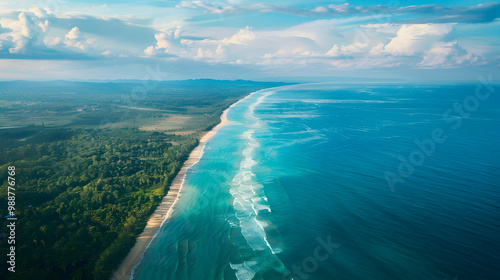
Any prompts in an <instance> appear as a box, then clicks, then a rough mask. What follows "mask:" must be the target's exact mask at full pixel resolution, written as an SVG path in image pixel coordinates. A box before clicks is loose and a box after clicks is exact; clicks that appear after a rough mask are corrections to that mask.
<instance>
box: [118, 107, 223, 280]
mask: <svg viewBox="0 0 500 280" xmlns="http://www.w3.org/2000/svg"><path fill="white" fill-rule="evenodd" d="M231 107H232V106H231ZM231 107H229V108H228V109H226V110H225V111H224V112H223V113H222V115H221V117H220V119H221V122H220V123H219V124H218V125H217V126H215V127H214V128H213V129H212V130H210V131H209V132H207V133H206V134H205V135H203V137H201V139H200V143H199V145H198V146H197V147H196V148H194V149H193V151H191V153H190V154H189V157H188V159H187V160H186V161H185V162H184V165H183V166H182V168H181V170H180V171H179V173H177V176H175V178H174V180H173V181H172V185H171V186H170V190H169V191H168V193H167V195H166V196H165V197H164V198H163V200H162V202H161V203H160V205H158V207H157V208H156V210H155V212H154V213H153V215H151V217H150V218H149V220H148V223H147V225H146V227H145V228H144V231H143V232H142V233H141V234H140V235H139V236H138V237H137V241H136V243H135V245H134V247H133V248H132V249H131V250H130V252H129V253H128V255H127V257H126V258H125V259H124V260H123V261H122V263H121V265H120V267H119V268H118V269H117V270H116V271H115V272H114V274H113V276H112V277H111V279H113V280H118V279H119V280H125V279H127V280H128V279H130V277H131V274H132V269H133V268H134V267H135V266H136V265H137V264H138V263H139V262H140V261H141V258H142V254H143V253H144V251H145V250H146V249H147V246H148V245H149V243H150V242H151V240H152V239H153V237H154V236H155V234H156V232H157V231H158V229H159V228H160V226H161V224H162V223H163V221H165V220H166V219H168V218H169V217H170V215H171V214H172V211H173V209H174V208H173V206H174V205H175V203H176V202H177V200H178V199H179V193H180V191H181V189H182V184H183V182H184V177H185V175H186V171H187V170H188V169H189V168H190V167H191V166H193V165H194V164H195V163H197V162H198V160H199V159H200V158H201V156H202V155H203V149H204V148H205V144H206V143H207V141H208V140H209V139H210V138H212V137H213V136H214V135H215V134H216V133H217V131H219V129H220V128H221V127H223V126H225V125H227V124H228V123H230V122H229V121H228V120H227V117H226V116H227V112H228V110H229V109H230V108H231Z"/></svg>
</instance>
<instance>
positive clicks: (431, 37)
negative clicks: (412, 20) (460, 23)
mask: <svg viewBox="0 0 500 280" xmlns="http://www.w3.org/2000/svg"><path fill="white" fill-rule="evenodd" d="M453 26H454V24H412V25H403V26H401V28H400V29H399V31H398V33H397V35H396V37H394V38H393V39H392V40H391V41H390V42H389V44H387V45H386V46H385V48H384V51H385V52H387V53H390V54H392V55H414V54H417V53H421V52H424V51H426V50H428V49H430V48H431V46H432V45H433V44H434V43H435V42H437V41H438V40H440V39H442V38H443V37H444V36H445V35H447V34H448V33H450V31H451V30H452V29H453Z"/></svg>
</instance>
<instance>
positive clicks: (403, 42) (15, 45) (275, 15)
mask: <svg viewBox="0 0 500 280" xmlns="http://www.w3.org/2000/svg"><path fill="white" fill-rule="evenodd" d="M499 17H500V2H484V1H475V0H467V1H464V0H456V1H427V0H413V1H411V0H408V1H403V0H386V1H377V2H375V1H369V0H352V1H349V2H345V1H336V0H330V1H323V0H320V1H304V0H288V1H284V0H279V1H254V0H253V1H244V0H220V1H203V0H201V1H189V0H188V1H165V0H135V1H131V0H121V1H118V0H109V1H95V0H90V1H88V0H87V1H81V0H77V1H70V0H16V1H7V0H0V80H18V79H21V80H101V79H102V80H106V79H148V77H149V78H151V77H154V78H155V79H161V80H180V79H198V78H214V79H250V80H269V81H272V80H275V81H281V80H283V81H293V80H297V81H303V80H312V79H319V80H325V81H326V80H329V79H342V78H343V77H351V78H357V79H360V80H363V79H364V80H367V81H368V80H384V79H389V80H390V79H395V80H404V81H421V82H425V81H465V80H467V81H469V80H470V81H472V80H477V78H478V76H481V75H490V74H491V75H495V74H496V73H497V72H498V69H499V65H500V19H499Z"/></svg>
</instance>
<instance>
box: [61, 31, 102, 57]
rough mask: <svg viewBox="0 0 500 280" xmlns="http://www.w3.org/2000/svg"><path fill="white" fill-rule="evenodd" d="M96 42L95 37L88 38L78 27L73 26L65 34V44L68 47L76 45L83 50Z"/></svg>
mask: <svg viewBox="0 0 500 280" xmlns="http://www.w3.org/2000/svg"><path fill="white" fill-rule="evenodd" d="M93 43H95V40H94V39H91V38H89V39H87V38H86V37H85V36H84V35H83V34H82V32H80V29H79V28H78V27H76V26H75V27H73V28H72V29H71V30H70V31H69V32H68V33H66V35H65V36H64V44H65V45H66V46H68V47H75V48H78V49H80V50H82V51H87V50H89V47H90V45H92V44H93Z"/></svg>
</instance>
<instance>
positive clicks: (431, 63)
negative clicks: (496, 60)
mask: <svg viewBox="0 0 500 280" xmlns="http://www.w3.org/2000/svg"><path fill="white" fill-rule="evenodd" d="M483 60H484V59H483V58H482V57H480V56H477V55H474V54H469V53H467V51H466V50H465V49H463V48H462V47H460V46H459V45H458V43H457V41H453V42H441V43H439V44H437V45H436V46H434V47H433V48H432V49H430V50H428V51H426V52H425V53H424V57H423V60H422V61H421V62H420V63H419V64H418V65H419V66H421V67H424V68H453V67H458V66H463V65H475V64H480V63H482V62H483Z"/></svg>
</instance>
